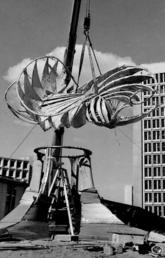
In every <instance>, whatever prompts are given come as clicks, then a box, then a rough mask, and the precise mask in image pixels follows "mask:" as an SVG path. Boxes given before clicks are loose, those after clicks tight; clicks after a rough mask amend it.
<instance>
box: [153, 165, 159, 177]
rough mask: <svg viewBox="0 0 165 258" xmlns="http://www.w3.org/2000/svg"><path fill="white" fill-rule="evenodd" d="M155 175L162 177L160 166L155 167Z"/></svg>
mask: <svg viewBox="0 0 165 258" xmlns="http://www.w3.org/2000/svg"><path fill="white" fill-rule="evenodd" d="M153 169H154V177H160V167H154V168H153Z"/></svg>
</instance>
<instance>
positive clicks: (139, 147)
mask: <svg viewBox="0 0 165 258" xmlns="http://www.w3.org/2000/svg"><path fill="white" fill-rule="evenodd" d="M155 76H156V79H157V83H158V86H157V92H156V94H155V95H154V96H153V97H151V98H149V99H147V97H148V94H147V92H145V94H144V95H143V96H142V99H143V100H144V103H143V104H142V105H141V106H137V107H136V109H139V110H140V109H141V111H147V110H148V109H150V108H151V107H152V106H155V105H158V107H157V108H156V109H155V110H154V111H152V112H151V113H150V114H149V115H148V116H147V117H145V118H144V119H143V120H142V121H140V122H138V123H137V124H134V125H133V142H134V144H133V175H134V184H133V189H134V192H133V197H134V205H137V206H140V207H143V208H145V209H147V210H148V211H152V212H154V213H156V214H157V215H159V216H163V217H164V216H165V73H157V74H155ZM146 83H148V82H146ZM149 83H153V81H150V82H149ZM153 88H155V85H154V84H153Z"/></svg>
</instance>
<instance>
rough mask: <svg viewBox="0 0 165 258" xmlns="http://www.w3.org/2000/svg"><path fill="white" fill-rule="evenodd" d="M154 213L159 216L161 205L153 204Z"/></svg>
mask: <svg viewBox="0 0 165 258" xmlns="http://www.w3.org/2000/svg"><path fill="white" fill-rule="evenodd" d="M154 213H155V214H156V215H158V216H161V215H162V213H161V206H154Z"/></svg>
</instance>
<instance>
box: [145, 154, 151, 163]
mask: <svg viewBox="0 0 165 258" xmlns="http://www.w3.org/2000/svg"><path fill="white" fill-rule="evenodd" d="M144 161H145V164H151V163H152V162H151V155H145V157H144Z"/></svg>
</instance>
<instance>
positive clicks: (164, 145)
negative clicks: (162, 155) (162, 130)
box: [162, 142, 165, 151]
mask: <svg viewBox="0 0 165 258" xmlns="http://www.w3.org/2000/svg"><path fill="white" fill-rule="evenodd" d="M162 151H165V142H162Z"/></svg>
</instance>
